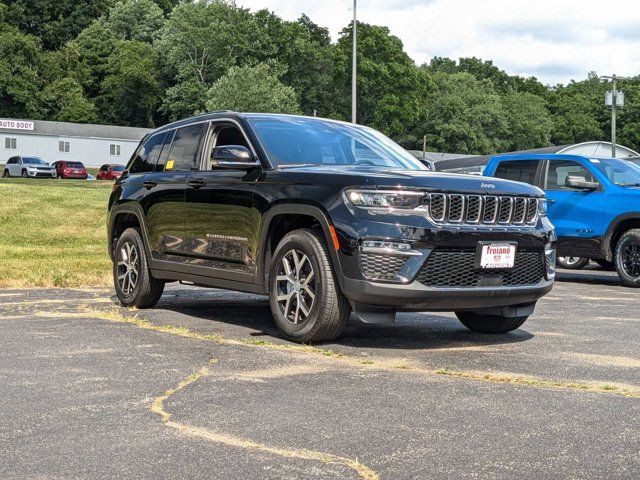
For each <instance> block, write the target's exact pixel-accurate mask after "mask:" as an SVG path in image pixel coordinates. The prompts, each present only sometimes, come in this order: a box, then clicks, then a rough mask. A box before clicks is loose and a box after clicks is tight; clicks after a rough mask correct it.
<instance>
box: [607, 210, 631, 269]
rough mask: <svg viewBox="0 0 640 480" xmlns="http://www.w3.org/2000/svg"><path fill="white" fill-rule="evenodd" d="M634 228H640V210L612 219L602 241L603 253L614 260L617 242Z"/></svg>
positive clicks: (608, 258) (609, 259) (610, 259)
mask: <svg viewBox="0 0 640 480" xmlns="http://www.w3.org/2000/svg"><path fill="white" fill-rule="evenodd" d="M632 228H640V212H628V213H624V214H622V215H618V216H617V217H616V218H614V219H613V220H612V221H611V224H610V225H609V228H608V229H607V233H606V234H605V236H604V241H603V242H602V255H603V257H604V258H605V259H606V260H608V261H612V260H613V252H614V251H615V247H616V243H617V242H618V240H619V239H620V237H621V236H622V234H623V233H624V232H626V231H627V230H630V229H632Z"/></svg>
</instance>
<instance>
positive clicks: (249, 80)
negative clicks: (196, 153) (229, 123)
mask: <svg viewBox="0 0 640 480" xmlns="http://www.w3.org/2000/svg"><path fill="white" fill-rule="evenodd" d="M206 107H207V109H208V110H227V109H228V110H236V111H240V112H274V113H300V105H299V104H298V99H297V95H296V92H295V90H294V89H293V88H292V87H290V86H287V85H284V84H283V83H282V82H281V81H280V80H279V79H278V76H277V75H276V73H274V71H273V67H271V66H270V65H268V64H265V63H261V64H258V65H256V66H255V67H249V66H246V67H231V68H230V69H229V70H228V71H227V73H226V74H225V75H224V76H223V77H221V78H220V79H218V80H217V81H216V82H215V83H214V84H213V85H212V86H211V88H210V89H209V90H208V91H207V95H206Z"/></svg>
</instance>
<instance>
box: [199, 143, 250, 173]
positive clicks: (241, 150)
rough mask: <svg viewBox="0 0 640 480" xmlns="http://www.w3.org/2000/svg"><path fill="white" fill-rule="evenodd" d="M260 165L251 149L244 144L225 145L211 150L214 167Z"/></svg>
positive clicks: (243, 167) (242, 167)
mask: <svg viewBox="0 0 640 480" xmlns="http://www.w3.org/2000/svg"><path fill="white" fill-rule="evenodd" d="M259 165H260V162H259V161H258V160H257V159H256V158H255V157H254V156H253V154H252V153H251V152H250V151H249V149H248V148H247V147H245V146H243V145H224V146H222V147H214V149H213V150H211V167H212V168H229V169H247V170H248V169H250V168H253V167H257V166H259Z"/></svg>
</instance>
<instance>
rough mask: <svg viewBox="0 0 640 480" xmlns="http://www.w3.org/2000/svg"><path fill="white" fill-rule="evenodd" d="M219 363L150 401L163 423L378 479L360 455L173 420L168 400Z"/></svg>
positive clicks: (220, 440)
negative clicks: (271, 441)
mask: <svg viewBox="0 0 640 480" xmlns="http://www.w3.org/2000/svg"><path fill="white" fill-rule="evenodd" d="M216 363H217V361H216V360H215V359H212V360H210V361H209V362H208V363H207V364H206V365H204V366H202V367H200V368H199V369H198V370H196V371H195V372H193V373H192V374H191V375H189V376H188V377H187V378H185V379H184V380H182V381H181V382H180V383H179V384H178V385H177V386H176V387H174V388H171V389H169V390H167V391H165V392H164V393H163V394H162V395H160V396H158V397H156V398H155V399H154V401H153V403H152V404H151V411H152V412H153V413H155V414H157V415H159V416H160V417H161V419H162V423H164V425H166V426H167V427H170V428H173V429H175V430H177V431H179V432H180V433H183V434H185V435H190V436H194V437H199V438H202V439H205V440H207V441H210V442H215V443H219V444H222V445H226V446H229V447H236V448H242V449H245V450H254V451H259V452H265V453H269V454H273V455H278V456H281V457H285V458H295V459H299V460H308V461H316V462H321V463H324V464H333V465H342V466H344V467H347V468H349V469H350V470H353V471H354V472H355V473H357V474H358V476H359V477H360V478H362V479H365V480H379V478H380V477H379V476H378V474H377V473H376V472H375V471H373V470H372V469H370V468H369V467H367V466H366V465H363V464H362V463H360V462H359V461H358V460H357V459H355V460H354V459H351V458H347V457H341V456H338V455H332V454H330V453H325V452H318V451H314V450H307V449H292V448H286V447H276V446H271V445H265V444H263V443H258V442H254V441H252V440H248V439H244V438H240V437H236V436H233V435H229V434H226V433H220V432H216V431H213V430H210V429H206V428H201V427H196V426H193V425H188V424H185V423H182V422H177V421H175V420H172V419H171V413H170V412H168V411H167V410H166V407H165V402H166V401H167V400H168V399H169V398H170V397H171V396H172V395H175V394H176V393H178V392H179V391H181V390H183V389H185V388H186V387H188V386H189V385H191V384H193V383H195V382H196V381H198V380H199V379H200V378H202V377H205V376H207V375H210V374H211V367H212V366H213V365H215V364H216Z"/></svg>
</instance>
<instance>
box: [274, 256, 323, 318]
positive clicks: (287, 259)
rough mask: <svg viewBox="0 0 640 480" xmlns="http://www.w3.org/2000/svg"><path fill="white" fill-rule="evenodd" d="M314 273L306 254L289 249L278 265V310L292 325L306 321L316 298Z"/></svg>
mask: <svg viewBox="0 0 640 480" xmlns="http://www.w3.org/2000/svg"><path fill="white" fill-rule="evenodd" d="M316 280H317V277H316V274H315V271H314V270H313V265H312V264H311V261H310V260H309V257H307V255H306V254H304V253H303V252H301V251H300V250H295V249H292V250H289V251H288V252H287V253H286V254H285V255H284V256H283V257H282V260H281V261H280V264H279V265H278V273H277V276H276V288H277V290H276V291H277V297H276V300H277V302H278V306H279V307H280V312H281V313H282V315H284V318H286V319H287V321H289V322H291V323H292V324H294V325H298V324H299V323H301V322H304V321H306V320H307V319H308V318H309V316H310V315H311V311H312V309H313V305H314V303H315V299H316V291H317V284H316Z"/></svg>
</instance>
